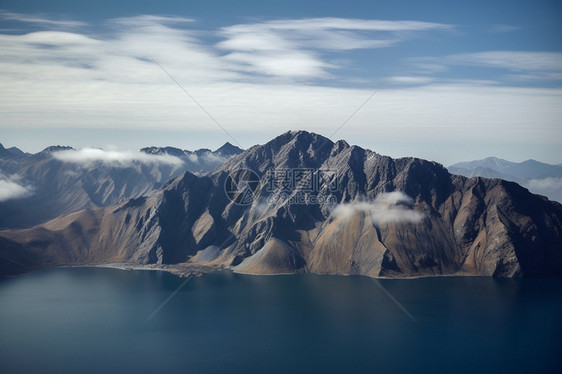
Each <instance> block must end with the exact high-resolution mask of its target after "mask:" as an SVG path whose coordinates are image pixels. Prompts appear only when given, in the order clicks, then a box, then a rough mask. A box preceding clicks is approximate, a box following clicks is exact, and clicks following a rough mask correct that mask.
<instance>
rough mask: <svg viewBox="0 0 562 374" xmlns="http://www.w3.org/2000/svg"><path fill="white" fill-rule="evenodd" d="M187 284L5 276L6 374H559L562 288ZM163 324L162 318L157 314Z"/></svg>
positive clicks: (364, 281)
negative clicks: (161, 373)
mask: <svg viewBox="0 0 562 374" xmlns="http://www.w3.org/2000/svg"><path fill="white" fill-rule="evenodd" d="M182 282H184V280H183V279H182V278H178V277H176V276H173V275H171V274H168V273H164V272H155V271H122V270H114V269H101V268H73V269H56V270H46V271H37V272H33V273H29V274H25V275H21V276H18V277H13V278H5V279H0V372H2V373H13V372H54V373H55V372H56V373H61V372H92V373H94V372H95V373H99V372H154V371H167V372H195V373H197V372H240V373H248V372H283V373H284V372H323V373H327V372H341V373H352V372H370V373H372V372H378V373H394V372H396V373H422V372H425V373H435V372H450V373H481V372H500V373H505V372H509V373H531V372H532V373H535V372H556V371H558V372H560V370H561V369H560V367H562V366H561V364H562V344H561V342H562V279H542V280H541V279H527V280H512V279H503V280H497V279H490V278H424V279H414V280H380V283H381V284H382V285H383V286H384V287H385V288H386V289H387V290H388V291H389V292H390V293H391V294H392V295H393V296H394V297H395V298H396V299H397V300H398V301H399V302H400V303H401V304H402V305H403V306H404V307H405V309H406V310H407V311H408V312H409V313H410V314H411V315H412V317H413V318H414V319H415V321H414V320H412V319H411V318H410V317H409V316H408V315H407V314H406V313H405V312H404V311H402V310H401V309H400V308H399V307H398V306H397V305H396V304H395V303H394V302H393V301H392V300H391V299H390V298H389V297H388V295H386V294H385V293H384V292H383V291H382V290H381V288H379V286H378V285H377V283H376V282H375V281H374V280H372V279H369V278H366V277H339V276H319V275H292V276H269V277H268V276H249V275H238V274H232V273H230V272H221V273H215V274H208V275H205V276H202V277H197V278H193V279H191V280H190V281H189V282H188V283H186V284H185V285H184V287H183V288H181V290H180V291H179V292H177V294H176V295H175V296H174V297H173V298H171V299H170V301H169V303H167V304H166V305H165V306H164V307H163V308H161V309H160V310H159V311H158V312H157V313H156V314H154V312H155V311H156V310H157V308H158V306H159V305H160V304H161V303H162V302H163V301H164V300H166V298H168V297H169V296H170V295H171V294H172V292H174V290H176V289H177V288H178V286H179V285H181V284H182ZM151 315H153V317H152V318H150V316H151Z"/></svg>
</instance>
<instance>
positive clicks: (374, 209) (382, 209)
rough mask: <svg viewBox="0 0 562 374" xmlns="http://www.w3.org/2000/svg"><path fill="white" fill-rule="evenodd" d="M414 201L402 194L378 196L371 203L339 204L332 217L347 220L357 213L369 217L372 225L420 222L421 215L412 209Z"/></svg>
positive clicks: (394, 193)
mask: <svg viewBox="0 0 562 374" xmlns="http://www.w3.org/2000/svg"><path fill="white" fill-rule="evenodd" d="M413 205H414V201H413V200H412V198H411V197H409V196H408V195H406V194H405V193H403V192H399V191H395V192H388V193H381V194H379V195H378V196H377V197H376V198H375V199H374V200H373V201H358V202H352V203H348V204H339V205H338V206H337V207H336V208H335V209H334V210H333V211H332V216H334V217H337V218H341V219H349V218H351V217H352V216H353V215H355V214H356V213H358V212H362V213H364V214H368V215H370V217H371V219H372V221H373V223H375V224H383V223H389V222H391V223H398V222H412V223H416V222H420V221H421V220H422V219H423V217H424V216H423V214H422V213H420V212H417V211H415V210H414V209H413Z"/></svg>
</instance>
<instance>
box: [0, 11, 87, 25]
mask: <svg viewBox="0 0 562 374" xmlns="http://www.w3.org/2000/svg"><path fill="white" fill-rule="evenodd" d="M0 19H4V20H8V21H18V22H23V23H32V24H38V25H41V26H49V27H69V28H71V27H81V26H85V25H86V23H84V22H81V21H72V20H54V19H51V18H49V17H46V16H41V15H29V14H22V13H14V12H7V11H3V10H0Z"/></svg>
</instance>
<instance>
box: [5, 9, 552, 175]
mask: <svg viewBox="0 0 562 374" xmlns="http://www.w3.org/2000/svg"><path fill="white" fill-rule="evenodd" d="M560 20H562V6H560V5H559V4H558V2H555V1H551V2H547V1H542V2H541V1H494V2H490V1H471V2H460V1H459V2H456V1H423V2H421V1H392V2H378V1H377V2H375V1H345V2H335V1H322V2H320V1H313V2H306V1H284V2H264V1H236V2H227V1H188V2H182V1H159V2H148V1H98V2H77V1H24V0H19V1H12V0H4V1H3V2H2V5H1V6H0V50H2V53H1V54H0V85H1V86H2V90H1V92H0V142H2V143H3V144H4V145H5V146H18V147H20V148H22V149H24V150H26V151H30V152H35V151H38V150H40V149H42V148H44V147H45V146H48V145H51V144H64V145H71V146H74V147H86V146H95V147H103V148H118V149H133V150H134V149H138V148H140V147H143V146H149V145H172V146H177V147H180V148H183V149H194V148H200V147H209V148H216V147H219V146H220V145H222V144H223V143H224V142H225V141H230V142H232V143H237V144H238V145H240V146H241V147H243V148H247V147H249V146H251V145H253V144H256V143H264V142H266V141H268V140H269V139H271V138H272V137H274V136H276V135H278V134H280V133H282V132H285V131H287V130H294V129H306V130H309V131H314V132H318V133H320V134H323V135H325V136H332V137H333V139H334V140H337V139H342V138H343V139H346V140H347V141H348V142H349V143H353V144H359V145H361V146H363V147H366V148H370V149H372V150H375V151H377V152H379V153H382V154H387V155H390V156H393V157H400V156H417V157H423V158H427V159H432V160H436V161H439V162H442V163H443V164H445V165H448V164H451V163H453V162H457V161H462V160H470V159H478V158H483V157H486V156H490V155H494V156H498V157H503V158H507V159H510V160H513V161H523V160H525V159H529V158H534V159H538V160H541V161H545V162H550V163H561V162H562V126H561V125H562V124H561V119H562V25H561V22H560ZM155 61H157V62H158V63H159V64H160V65H161V66H159V65H158V64H157V63H156V62H155ZM168 73H169V75H171V76H172V77H173V79H172V78H171V77H170V76H169V75H168ZM174 80H176V81H177V82H178V83H179V84H180V85H181V86H182V87H183V88H185V89H186V90H187V91H188V92H189V94H190V95H192V96H193V97H194V98H195V99H196V100H197V101H198V102H199V103H200V104H201V105H202V106H203V107H204V108H205V109H206V110H207V111H208V112H209V113H210V114H211V115H212V116H213V118H214V119H216V121H217V122H219V124H220V125H221V126H222V127H223V128H224V129H226V130H227V131H228V133H229V134H230V135H231V136H232V138H231V137H230V136H229V135H228V134H226V133H225V132H224V131H223V130H222V129H221V128H220V126H219V125H217V123H215V121H214V120H213V119H211V118H210V117H209V116H208V115H207V114H206V113H205V112H204V111H203V110H202V109H201V107H199V106H198V105H197V104H196V103H195V102H194V101H193V100H192V99H191V98H190V97H189V96H188V95H187V94H186V93H185V92H184V91H183V90H182V89H181V88H180V87H179V86H178V84H176V82H174ZM385 82H386V83H385ZM375 91H376V94H375V95H374V96H372V98H371V99H370V100H368V101H367V102H366V100H367V99H368V98H369V97H370V96H371V95H372V94H373V93H374V92H375ZM362 104H365V105H364V106H362V107H361V110H359V111H358V112H357V114H355V115H354V116H353V117H352V118H351V119H349V117H350V116H351V115H352V113H354V112H355V111H356V110H357V109H358V108H359V107H360V106H361V105H362ZM348 119H349V120H348ZM346 120H348V121H347V122H345V121H346ZM344 122H345V125H344V126H343V127H342V128H341V129H340V130H339V131H337V132H336V130H337V129H338V128H339V127H340V126H341V125H342V124H343V123H344ZM334 132H335V134H334Z"/></svg>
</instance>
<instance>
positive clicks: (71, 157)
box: [0, 143, 242, 229]
mask: <svg viewBox="0 0 562 374" xmlns="http://www.w3.org/2000/svg"><path fill="white" fill-rule="evenodd" d="M241 152H242V150H241V149H240V148H238V147H235V146H233V145H231V144H230V143H226V144H225V145H223V146H222V147H221V148H219V149H217V150H216V151H211V150H208V149H200V150H197V151H194V152H191V151H184V150H180V149H177V148H172V147H165V148H160V147H150V148H143V149H141V150H140V152H137V153H133V152H117V151H104V150H101V149H79V150H75V149H73V148H71V147H64V146H51V147H47V148H45V149H44V150H43V151H41V152H39V153H36V154H29V153H25V152H23V151H21V150H19V149H18V148H16V147H12V148H8V149H6V148H4V147H3V146H2V145H1V144H0V177H1V179H2V180H4V181H7V182H6V183H8V182H11V184H12V185H14V186H15V185H17V186H21V187H22V188H25V189H26V190H27V191H28V192H29V193H24V194H22V196H20V197H19V198H15V199H5V200H4V201H2V200H1V199H0V229H2V228H24V227H30V226H33V225H37V224H40V223H43V222H46V221H48V220H50V219H53V218H55V217H58V216H61V215H66V214H69V213H72V212H75V211H78V210H82V209H94V208H98V207H104V206H109V205H114V204H118V203H121V202H124V201H126V200H128V199H130V198H134V197H140V196H146V195H149V194H150V193H152V191H154V190H156V189H158V188H159V187H160V186H161V185H162V184H163V183H164V182H166V181H167V180H169V179H171V178H173V177H176V176H178V175H181V174H183V173H184V172H186V171H191V172H197V173H201V172H207V171H209V170H212V169H214V168H216V167H217V166H219V165H221V164H222V163H223V162H224V161H225V160H227V159H228V158H229V157H232V156H234V155H236V154H240V153H241Z"/></svg>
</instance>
